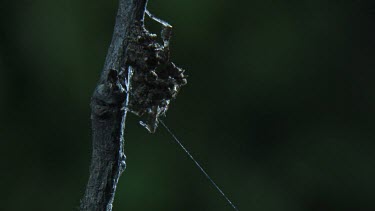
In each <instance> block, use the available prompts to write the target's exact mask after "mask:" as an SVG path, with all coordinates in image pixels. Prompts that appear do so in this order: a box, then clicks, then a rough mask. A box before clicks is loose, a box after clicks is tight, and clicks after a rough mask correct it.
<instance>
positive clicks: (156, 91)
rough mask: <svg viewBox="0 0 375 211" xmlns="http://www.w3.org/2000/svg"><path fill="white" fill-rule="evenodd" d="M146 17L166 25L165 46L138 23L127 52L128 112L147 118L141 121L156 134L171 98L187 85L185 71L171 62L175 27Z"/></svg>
mask: <svg viewBox="0 0 375 211" xmlns="http://www.w3.org/2000/svg"><path fill="white" fill-rule="evenodd" d="M146 14H147V15H148V16H149V17H150V18H151V19H153V20H155V21H157V22H158V23H160V24H161V25H162V30H161V38H162V40H163V44H160V43H158V42H157V40H156V38H157V36H156V35H155V34H151V33H150V32H149V31H148V30H147V29H145V28H144V25H143V24H142V23H135V24H134V26H133V27H132V29H131V30H130V34H129V36H128V39H129V45H128V46H127V49H126V55H127V57H126V67H127V71H126V72H127V76H126V77H125V87H126V92H127V93H128V94H129V93H130V95H128V97H129V98H130V99H129V100H128V104H127V106H126V107H127V109H128V111H131V112H132V113H134V114H136V115H138V116H141V117H145V121H141V122H140V123H141V125H142V126H144V127H145V128H146V129H147V130H148V131H149V132H151V133H154V132H155V131H156V128H157V127H158V123H159V118H160V116H165V114H166V111H167V110H168V107H169V104H170V101H171V99H173V98H175V97H176V95H177V93H178V91H179V90H180V87H181V86H183V85H185V84H186V83H187V81H186V77H187V76H186V75H184V72H185V71H184V70H183V69H181V68H179V67H177V66H176V65H175V64H174V63H173V62H171V61H170V52H169V41H170V39H171V36H172V26H171V25H170V24H169V23H167V22H165V21H163V20H161V19H159V18H156V17H155V16H154V15H152V14H151V13H150V12H149V11H148V10H146Z"/></svg>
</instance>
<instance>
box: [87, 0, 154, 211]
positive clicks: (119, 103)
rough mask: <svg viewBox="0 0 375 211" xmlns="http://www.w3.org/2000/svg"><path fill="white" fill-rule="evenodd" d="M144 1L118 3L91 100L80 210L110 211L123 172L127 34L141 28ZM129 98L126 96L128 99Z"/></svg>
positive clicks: (127, 0)
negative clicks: (89, 142)
mask: <svg viewBox="0 0 375 211" xmlns="http://www.w3.org/2000/svg"><path fill="white" fill-rule="evenodd" d="M146 4H147V0H119V8H118V12H117V16H116V23H115V27H114V33H113V37H112V42H111V45H110V47H109V50H108V53H107V57H106V60H105V64H104V68H103V71H102V74H101V77H100V80H99V82H98V84H97V87H96V89H95V91H94V94H93V96H92V99H91V109H92V112H91V121H92V134H93V151H92V160H91V166H90V177H89V181H88V184H87V187H86V191H85V194H84V197H83V199H82V200H81V205H80V210H90V211H94V210H107V211H109V210H112V203H113V199H114V195H115V191H116V186H117V182H118V180H119V177H120V175H121V173H122V172H123V170H124V169H125V154H124V152H123V144H124V138H123V131H124V128H125V117H126V112H127V110H126V109H124V104H125V102H126V99H125V98H126V94H125V91H124V88H123V84H124V80H125V78H124V77H123V76H121V74H120V72H121V71H123V70H125V69H126V58H127V57H126V49H127V46H128V39H127V37H128V34H129V30H130V28H131V27H132V25H134V24H135V23H138V24H139V23H141V24H142V25H143V19H144V13H145V7H146ZM128 96H129V95H128Z"/></svg>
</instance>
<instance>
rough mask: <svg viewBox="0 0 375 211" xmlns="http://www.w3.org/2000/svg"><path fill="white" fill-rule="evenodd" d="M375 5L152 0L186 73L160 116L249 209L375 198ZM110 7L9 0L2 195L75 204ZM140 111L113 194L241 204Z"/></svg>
mask: <svg viewBox="0 0 375 211" xmlns="http://www.w3.org/2000/svg"><path fill="white" fill-rule="evenodd" d="M374 5H375V3H372V1H364V0H352V1H338V0H337V1H326V0H299V1H297V0H291V1H281V0H272V1H271V0H251V1H246V0H242V1H240V0H237V1H227V0H190V1H173V0H150V2H149V9H150V11H152V12H153V13H154V14H155V15H157V16H159V17H160V18H162V19H165V20H167V21H169V22H170V23H171V24H172V25H174V37H173V40H172V57H173V60H174V61H175V62H176V63H177V64H178V65H179V66H181V67H183V68H185V69H186V70H187V73H188V75H189V82H188V85H187V86H185V87H184V88H183V89H182V90H181V92H180V95H179V96H178V99H177V100H176V101H174V102H172V105H171V108H170V111H169V112H168V117H167V118H166V119H165V122H166V123H167V125H169V127H170V128H171V129H172V130H173V131H174V132H175V133H176V134H177V136H178V137H179V138H180V139H181V141H182V142H183V143H184V144H185V145H186V147H187V148H188V149H190V150H191V151H192V153H193V155H194V156H195V157H196V158H197V160H199V161H200V162H201V164H202V165H203V166H204V167H205V169H206V170H207V172H208V173H209V174H210V175H211V176H212V177H213V179H214V180H215V181H216V182H217V183H218V184H219V186H220V187H222V189H223V190H224V192H225V193H226V194H227V195H228V196H229V197H230V198H231V199H232V200H233V202H234V203H235V204H237V205H238V207H239V208H240V210H241V211H247V210H251V211H284V210H285V211H294V210H296V211H300V210H301V211H310V210H311V211H315V210H317V211H320V210H327V211H332V210H353V211H357V210H375V200H374V197H375V193H374V192H375V182H374V178H375V153H374V150H375V142H374V138H375V130H374V125H375V83H374V73H373V71H374V67H375V39H374V38H375V33H374V32H373V30H374V20H375V6H374ZM116 9H117V1H116V0H111V1H108V0H102V1H89V0H55V1H47V0H19V1H10V0H9V1H5V0H2V1H1V4H0V24H1V28H0V120H1V122H0V155H1V157H0V158H1V174H0V187H1V191H0V194H1V195H0V201H1V210H56V211H60V210H61V211H65V210H74V209H76V208H77V207H78V205H79V199H80V198H81V197H82V195H83V192H84V189H85V185H86V182H87V179H88V167H89V162H90V155H91V135H90V119H89V117H90V110H89V101H90V96H91V94H92V91H93V89H94V87H95V84H96V81H97V80H98V77H99V73H100V71H101V68H102V66H103V63H104V58H105V55H106V51H107V47H108V45H109V42H110V39H111V36H112V29H113V25H114V23H113V21H114V16H115V13H116ZM146 24H147V25H148V26H149V28H150V29H151V30H152V31H153V32H155V33H158V31H159V30H160V27H159V26H158V25H157V24H155V23H152V21H150V20H149V19H147V21H146ZM138 120H139V119H138V118H137V117H135V116H133V115H131V116H130V117H129V119H128V122H127V125H126V127H127V129H126V138H125V139H126V146H125V147H126V148H125V151H126V155H127V158H128V159H127V169H126V171H125V172H124V174H123V176H122V177H121V180H120V183H119V187H118V191H117V194H116V198H115V203H114V210H136V211H138V210H140V211H144V210H146V211H148V210H157V211H159V210H160V211H167V210H174V211H176V210H181V211H192V210H207V211H208V210H210V211H211V210H212V211H220V210H223V211H224V210H231V208H230V207H229V206H228V205H227V204H226V202H225V201H224V200H223V198H222V197H221V196H220V195H219V194H218V193H217V192H216V191H215V190H214V189H213V188H212V186H210V184H209V183H208V182H207V180H206V179H205V178H204V177H203V176H202V174H201V173H200V172H199V171H198V170H197V168H196V167H194V165H193V163H192V162H191V161H189V160H188V158H187V156H186V155H185V154H184V153H183V152H182V150H181V149H180V148H178V146H177V145H176V144H175V143H173V141H172V139H171V137H170V136H169V135H168V134H167V133H166V131H165V130H164V129H163V128H159V130H158V131H157V133H156V134H148V132H147V131H146V130H145V129H143V128H142V127H141V126H140V125H139V124H138Z"/></svg>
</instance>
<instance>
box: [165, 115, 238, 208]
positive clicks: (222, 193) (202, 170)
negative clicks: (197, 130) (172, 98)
mask: <svg viewBox="0 0 375 211" xmlns="http://www.w3.org/2000/svg"><path fill="white" fill-rule="evenodd" d="M159 121H160V123H161V125H163V127H164V128H165V129H166V130H167V131H168V133H169V134H170V135H171V136H172V137H173V139H174V140H175V141H176V142H177V143H178V144H179V145H180V146H181V148H182V149H183V150H184V151H185V152H186V154H187V155H188V156H189V157H190V159H191V160H192V161H193V162H194V163H195V165H196V166H197V167H198V168H199V169H200V171H201V172H202V173H203V174H204V175H205V176H206V178H207V179H208V180H209V181H210V182H211V184H212V185H213V186H214V187H215V188H216V189H217V190H218V191H219V193H220V194H221V195H222V196H223V197H224V198H225V200H227V202H228V203H229V205H230V206H232V207H233V209H234V210H236V211H239V210H238V209H237V207H236V206H234V204H233V203H232V202H231V201H230V200H229V198H228V197H227V196H226V195H225V194H224V192H223V191H222V190H221V189H220V188H219V186H217V185H216V183H215V182H214V181H213V180H212V179H211V177H210V176H209V175H208V174H207V173H206V171H205V170H204V169H203V168H202V166H201V165H200V164H199V163H198V162H197V161H196V160H195V159H194V157H193V156H192V155H191V154H190V152H189V151H188V150H187V149H186V148H185V147H184V146H183V145H182V143H181V142H180V141H179V140H178V139H177V137H176V136H175V135H174V134H173V133H172V131H171V130H170V129H169V128H168V127H167V126H166V125H165V124H164V122H163V121H162V120H159Z"/></svg>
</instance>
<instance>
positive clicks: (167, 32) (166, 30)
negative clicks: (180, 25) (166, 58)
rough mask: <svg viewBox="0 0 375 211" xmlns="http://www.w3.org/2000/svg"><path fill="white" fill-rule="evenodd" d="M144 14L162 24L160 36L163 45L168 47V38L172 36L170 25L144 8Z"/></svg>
mask: <svg viewBox="0 0 375 211" xmlns="http://www.w3.org/2000/svg"><path fill="white" fill-rule="evenodd" d="M146 14H147V15H148V16H149V17H150V18H151V19H152V20H154V21H156V22H158V23H160V24H161V25H162V30H161V38H162V39H163V43H164V47H166V48H168V47H169V40H170V39H171V37H172V25H170V24H169V23H168V22H166V21H163V20H161V19H160V18H157V17H156V16H154V15H153V14H151V13H150V11H148V10H147V9H146Z"/></svg>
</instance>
